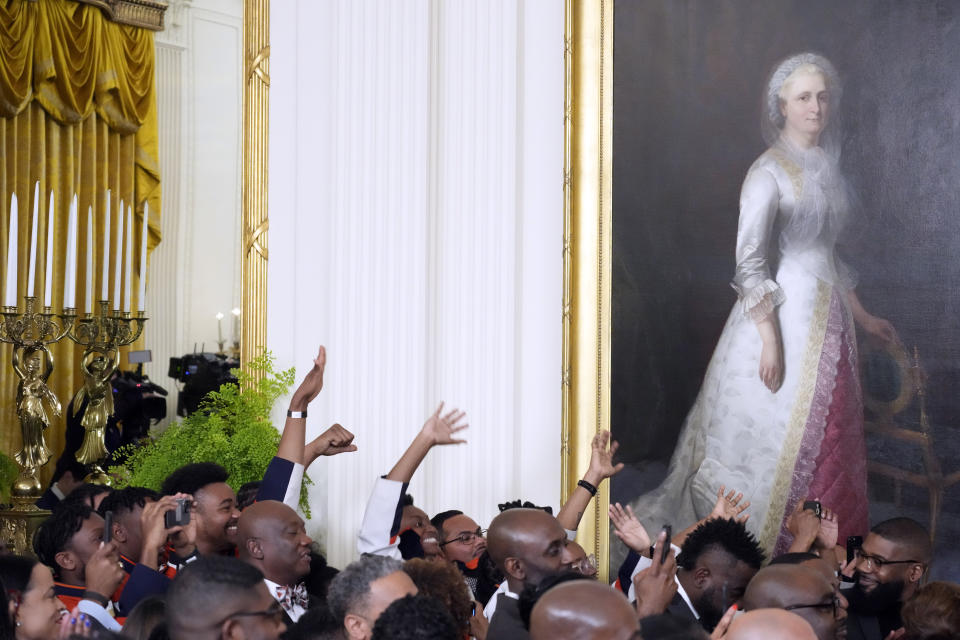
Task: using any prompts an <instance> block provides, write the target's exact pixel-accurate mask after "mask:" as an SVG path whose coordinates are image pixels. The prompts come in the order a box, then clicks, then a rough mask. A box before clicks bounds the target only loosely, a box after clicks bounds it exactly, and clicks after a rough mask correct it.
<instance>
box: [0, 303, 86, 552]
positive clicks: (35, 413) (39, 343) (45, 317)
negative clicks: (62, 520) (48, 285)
mask: <svg viewBox="0 0 960 640" xmlns="http://www.w3.org/2000/svg"><path fill="white" fill-rule="evenodd" d="M24 299H25V304H24V310H23V312H22V313H21V312H20V309H19V308H17V307H15V306H4V307H3V308H2V309H0V342H6V343H9V344H11V345H12V346H13V370H14V372H15V373H16V374H17V377H18V378H19V379H20V382H19V384H18V385H17V416H18V417H19V418H20V432H21V433H22V435H23V445H22V446H21V448H20V451H18V452H17V453H16V454H15V456H14V457H15V459H16V461H17V464H18V465H19V467H20V473H19V474H18V475H17V479H16V481H15V482H14V483H13V487H12V488H11V492H10V493H11V497H12V501H13V507H12V508H11V509H9V510H5V511H0V531H2V536H3V539H4V541H5V542H6V544H7V545H8V547H10V548H11V549H12V550H13V551H14V552H15V553H21V554H24V553H30V541H31V540H32V539H33V532H34V531H35V530H36V528H37V526H39V524H40V522H42V521H43V520H44V519H45V518H46V517H47V516H48V515H49V512H48V511H43V510H41V509H39V508H38V507H37V506H36V504H35V503H36V501H37V499H38V498H39V497H40V494H41V489H42V487H41V485H40V480H39V479H38V478H37V472H38V471H39V470H40V468H41V467H42V466H43V465H44V464H46V463H47V461H48V460H50V449H49V448H48V447H47V442H46V438H45V436H44V430H45V429H46V428H47V427H48V426H49V425H50V420H49V418H48V416H47V407H49V408H50V410H51V412H52V413H53V414H54V415H59V414H60V401H59V400H57V396H56V395H54V393H53V391H52V390H51V389H50V387H48V386H47V380H48V379H49V378H50V374H51V373H52V372H53V355H52V354H51V353H50V350H49V349H48V348H47V345H48V344H54V343H56V342H59V341H60V340H62V339H63V337H64V336H65V335H66V334H67V333H68V332H69V331H70V327H71V325H72V324H73V320H74V317H75V316H76V313H75V311H74V309H71V308H67V309H64V310H63V312H62V313H59V314H57V313H54V312H53V309H52V308H50V307H48V306H44V307H42V308H41V310H37V298H36V297H34V296H25V297H24Z"/></svg>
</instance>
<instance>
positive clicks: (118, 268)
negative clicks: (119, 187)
mask: <svg viewBox="0 0 960 640" xmlns="http://www.w3.org/2000/svg"><path fill="white" fill-rule="evenodd" d="M117 214H118V215H117V259H116V262H114V265H115V266H114V268H113V310H114V311H119V310H120V281H121V280H122V279H123V271H122V269H123V200H121V201H120V210H119V211H118V212H117Z"/></svg>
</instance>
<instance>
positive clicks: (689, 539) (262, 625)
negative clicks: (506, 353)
mask: <svg viewBox="0 0 960 640" xmlns="http://www.w3.org/2000/svg"><path fill="white" fill-rule="evenodd" d="M325 362H326V354H325V351H324V350H323V348H322V347H321V349H320V353H319V354H318V357H317V358H316V360H315V361H314V366H313V368H312V370H311V371H310V372H309V373H308V374H307V375H306V377H305V378H304V380H303V382H302V384H301V385H300V386H299V387H298V389H297V391H296V392H295V393H294V395H293V397H292V400H291V404H290V410H289V412H288V418H287V420H286V422H285V424H284V429H283V433H282V435H281V439H280V445H279V447H278V451H277V455H276V457H274V459H273V460H272V461H271V463H270V465H269V467H268V468H267V471H266V473H265V474H264V477H263V480H262V481H261V482H260V483H257V484H255V485H254V486H245V487H243V488H242V490H241V491H240V495H238V494H237V493H236V492H234V490H233V489H232V488H231V487H230V485H229V484H228V480H229V478H228V477H227V474H226V472H225V470H224V469H223V468H222V467H220V466H219V465H217V464H215V463H213V462H203V463H196V464H190V465H186V466H184V467H182V468H180V469H178V470H177V471H175V472H174V473H172V474H171V475H170V476H169V477H168V478H167V479H166V480H165V482H164V483H163V486H162V488H161V490H160V491H154V490H151V489H147V488H141V487H127V488H123V489H118V490H111V489H110V488H108V487H102V486H96V485H85V484H78V485H76V486H74V487H71V488H70V489H71V490H69V491H65V490H64V487H62V486H58V487H55V488H56V489H57V490H56V491H53V494H54V495H50V494H48V496H47V497H46V500H47V501H48V504H49V506H50V507H52V515H51V516H50V517H49V519H48V520H46V521H45V522H44V523H43V524H42V525H41V526H40V528H39V529H38V531H37V533H36V536H35V538H34V540H33V548H34V551H35V554H36V559H33V558H28V557H22V556H15V555H6V556H2V557H0V581H2V586H3V590H2V591H3V594H4V597H5V598H6V600H7V608H6V610H7V612H8V614H7V615H6V616H0V627H2V629H3V633H4V634H5V637H9V638H15V639H16V640H53V639H54V638H71V637H88V638H89V637H96V638H102V637H109V638H119V637H121V636H122V637H125V638H129V639H130V640H147V639H150V640H162V639H166V638H171V639H173V640H208V639H209V640H214V639H219V638H224V639H226V638H230V639H238V640H239V639H275V638H279V637H286V638H289V639H290V640H313V639H322V638H338V639H365V640H366V639H395V640H404V639H407V638H410V639H415V638H416V639H427V638H430V639H449V640H464V639H466V638H477V639H479V640H483V639H485V638H488V639H491V640H498V639H505V640H512V639H523V638H532V639H534V640H541V639H542V640H546V639H548V638H549V639H566V638H569V639H578V640H579V639H591V638H596V639H620V638H622V639H625V640H626V639H632V638H646V639H656V638H725V639H728V640H752V639H754V638H757V639H759V638H764V639H765V638H787V639H797V640H807V639H813V638H816V639H818V640H834V639H842V638H847V639H848V640H860V639H864V640H888V639H890V638H905V639H907V640H921V639H923V640H933V639H935V638H936V639H950V638H960V587H958V586H957V585H955V584H950V583H945V582H930V583H926V581H925V577H926V575H927V573H928V569H929V566H930V563H931V561H932V548H931V543H930V536H929V533H928V531H927V530H926V529H925V528H924V527H923V526H922V525H920V524H919V523H917V522H915V521H914V520H911V519H909V518H894V519H892V520H887V521H884V522H880V523H878V524H876V525H875V526H873V528H872V529H870V531H869V532H866V531H865V532H863V533H864V537H863V540H862V544H861V545H859V546H857V547H856V548H852V547H851V548H847V546H846V545H841V544H839V542H840V541H839V540H838V531H839V519H840V516H839V515H838V514H836V513H834V512H833V511H831V510H830V509H829V505H819V504H813V503H811V502H804V503H803V504H802V505H801V506H800V507H798V508H797V510H796V511H795V512H794V513H793V515H792V516H791V518H790V519H789V524H788V529H789V535H790V537H791V538H792V541H793V542H792V545H791V546H790V548H789V550H788V551H787V552H786V553H783V554H780V555H778V556H776V557H773V558H768V557H767V554H766V553H765V550H764V549H762V548H761V546H760V544H759V543H758V542H757V539H756V538H755V537H754V536H753V535H752V534H751V533H750V532H749V531H748V529H747V527H746V524H745V523H746V521H747V519H748V518H749V517H750V512H749V503H748V502H746V501H745V500H744V498H743V496H742V495H741V494H739V493H737V492H736V491H728V490H727V489H726V488H724V487H719V488H718V491H717V498H716V503H715V506H714V509H713V511H712V512H711V513H710V514H708V515H707V517H705V518H703V519H702V520H700V521H698V522H695V523H682V524H689V526H688V527H687V528H685V529H684V530H682V531H679V532H673V531H670V530H668V529H666V528H665V529H664V530H663V531H659V532H653V534H654V535H653V536H651V535H650V534H649V533H648V532H647V531H646V530H645V528H644V527H643V525H642V524H641V523H640V520H639V519H638V518H637V517H636V515H635V514H634V512H633V511H632V510H631V509H630V507H629V506H628V507H626V508H624V507H622V506H621V505H619V504H614V505H612V506H611V508H610V521H611V523H612V525H613V527H614V529H615V534H616V536H617V538H618V539H619V540H620V541H621V542H622V543H623V544H624V545H626V547H627V548H628V549H629V554H628V555H627V558H626V560H625V561H624V562H623V564H622V566H621V567H620V569H619V571H618V572H617V576H616V580H615V581H614V582H613V584H612V585H607V584H604V583H602V582H600V581H598V580H597V574H598V572H597V568H596V566H595V565H594V561H593V559H592V557H590V556H588V554H587V553H586V551H585V550H584V549H583V548H582V547H581V546H580V545H579V544H577V542H576V541H575V540H574V538H575V536H576V531H577V528H578V525H579V523H580V518H581V517H582V515H583V514H584V513H585V512H586V511H587V507H588V505H589V503H590V501H591V500H592V499H593V498H594V496H595V495H596V494H597V491H598V488H599V487H600V486H601V485H602V483H604V482H606V481H608V479H609V478H610V477H612V476H614V475H615V474H616V473H618V472H619V471H620V469H621V468H622V466H623V465H622V464H616V463H615V462H614V456H615V453H616V450H617V444H616V443H615V442H611V440H610V436H609V434H608V433H606V432H604V433H600V434H598V435H597V436H596V437H595V438H594V440H593V442H592V451H591V457H590V464H589V468H588V470H587V472H586V473H585V475H584V476H583V478H582V479H581V480H580V482H579V483H578V485H577V488H576V490H575V491H574V492H573V493H572V494H571V496H570V497H569V499H568V500H567V502H566V504H564V505H563V506H562V508H561V509H560V510H559V511H558V512H557V514H556V515H554V514H553V512H552V509H551V508H549V507H538V506H536V505H533V504H530V503H524V502H520V501H519V500H518V501H514V502H509V503H505V504H502V505H500V510H501V511H500V513H499V515H497V516H496V517H495V518H493V520H492V521H491V522H489V523H482V522H478V521H477V520H476V519H474V518H473V517H471V516H470V515H469V514H468V513H465V512H463V511H459V510H453V511H444V512H442V513H439V514H436V515H434V516H433V517H429V515H428V513H427V512H426V511H424V510H423V509H422V508H421V507H420V506H419V505H417V504H415V502H414V500H413V498H412V497H411V496H410V495H409V494H408V493H407V487H408V484H409V482H410V481H411V479H412V478H413V476H414V474H415V473H416V472H417V469H418V467H419V466H420V464H421V463H422V462H423V460H424V459H425V458H426V456H427V455H428V454H429V453H430V451H431V450H432V449H433V448H434V447H443V446H447V445H456V444H461V443H463V442H464V440H463V430H464V429H465V428H466V424H465V422H464V417H465V416H464V413H463V412H461V411H458V410H452V411H446V410H444V408H443V405H441V406H440V407H438V408H437V410H436V411H435V412H434V413H433V414H432V415H431V416H430V417H429V418H428V419H427V420H426V422H425V423H424V424H423V426H422V428H421V429H420V431H419V432H418V433H417V435H416V437H415V438H414V439H413V441H412V442H411V444H410V446H409V447H408V448H407V449H406V451H404V452H403V454H402V455H401V456H400V458H399V459H398V460H397V462H396V464H395V465H394V466H393V468H392V469H390V470H389V471H388V472H387V473H386V474H385V475H384V476H382V477H380V478H377V479H376V480H375V481H374V483H373V489H372V492H371V494H370V496H369V500H368V502H367V508H366V511H365V514H364V517H363V521H362V522H361V523H360V530H359V534H358V539H357V552H358V555H357V559H356V560H355V561H353V562H351V563H350V564H348V565H347V566H345V567H342V569H340V570H339V571H338V570H337V569H334V568H332V567H330V566H328V565H327V563H326V561H325V559H324V557H323V556H322V555H321V554H320V553H319V552H318V550H317V549H316V547H315V545H314V544H313V541H312V540H311V538H310V536H309V535H308V534H307V532H306V529H305V525H304V521H303V519H302V518H301V517H300V516H299V515H298V513H297V511H296V501H297V499H298V496H299V490H300V485H301V481H302V477H303V472H304V468H305V467H306V466H309V465H310V464H311V463H312V462H313V461H314V460H316V459H317V458H318V457H320V456H329V455H336V454H340V453H346V452H352V451H356V449H357V447H356V445H355V444H354V443H353V440H354V436H353V434H351V433H350V432H349V431H348V430H346V429H344V428H343V427H341V426H339V425H335V426H333V427H331V428H330V429H328V430H327V431H325V432H324V433H323V434H321V435H320V436H319V437H318V438H317V439H316V440H313V441H312V442H309V443H308V442H306V428H305V422H306V421H305V417H306V412H307V407H308V405H309V403H310V401H311V400H313V399H314V398H315V397H316V396H317V394H318V393H319V392H320V390H321V389H322V387H323V373H324V367H325ZM56 494H59V495H56ZM358 497H359V496H358ZM811 500H815V497H812V498H811ZM185 512H186V513H187V514H189V515H188V516H187V517H185ZM484 525H486V527H485V526H484Z"/></svg>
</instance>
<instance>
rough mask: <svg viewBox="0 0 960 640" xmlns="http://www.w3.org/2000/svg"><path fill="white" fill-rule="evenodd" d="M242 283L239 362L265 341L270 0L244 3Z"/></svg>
mask: <svg viewBox="0 0 960 640" xmlns="http://www.w3.org/2000/svg"><path fill="white" fill-rule="evenodd" d="M243 67H244V74H243V187H242V189H243V191H242V194H243V195H242V197H243V214H242V215H243V222H242V224H243V238H244V247H243V255H242V256H241V258H240V262H241V267H240V269H241V282H242V283H243V293H242V295H243V302H242V305H241V310H242V314H243V315H242V316H241V318H242V320H243V323H242V330H241V338H240V362H241V364H246V363H247V362H250V360H251V359H252V358H254V357H255V356H256V355H257V354H258V353H259V352H260V350H262V349H263V348H265V347H266V345H267V258H268V256H269V249H268V243H267V240H268V235H269V234H268V231H269V229H270V221H269V216H268V211H267V184H268V182H267V178H268V166H267V163H268V159H269V158H268V147H267V140H268V136H269V129H270V127H269V122H270V120H269V117H270V103H269V90H270V0H244V3H243Z"/></svg>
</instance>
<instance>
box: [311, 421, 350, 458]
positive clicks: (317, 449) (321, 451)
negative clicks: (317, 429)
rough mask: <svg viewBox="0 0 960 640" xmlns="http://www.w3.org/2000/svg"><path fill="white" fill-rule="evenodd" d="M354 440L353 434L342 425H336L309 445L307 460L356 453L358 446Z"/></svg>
mask: <svg viewBox="0 0 960 640" xmlns="http://www.w3.org/2000/svg"><path fill="white" fill-rule="evenodd" d="M353 438H354V435H353V434H352V433H350V432H349V431H347V430H346V429H344V428H343V427H342V426H341V425H339V424H335V425H333V426H332V427H330V428H329V429H327V430H326V431H324V432H323V433H321V434H320V435H319V436H317V437H316V438H315V439H314V440H313V441H312V442H310V443H309V444H307V455H306V456H305V458H307V459H308V460H315V459H317V458H318V457H320V456H335V455H337V454H338V453H348V452H350V451H356V450H357V445H355V444H353Z"/></svg>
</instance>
